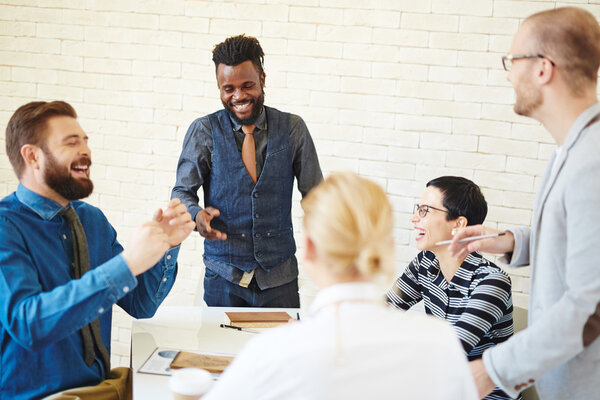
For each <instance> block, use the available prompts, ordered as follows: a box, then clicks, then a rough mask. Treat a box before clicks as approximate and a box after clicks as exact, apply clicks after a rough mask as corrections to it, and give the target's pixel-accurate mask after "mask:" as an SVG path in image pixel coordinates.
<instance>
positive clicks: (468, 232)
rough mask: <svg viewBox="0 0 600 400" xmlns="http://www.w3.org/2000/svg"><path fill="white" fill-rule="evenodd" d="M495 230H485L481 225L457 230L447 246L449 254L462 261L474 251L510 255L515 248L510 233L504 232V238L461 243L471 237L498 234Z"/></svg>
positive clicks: (513, 239)
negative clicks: (461, 240)
mask: <svg viewBox="0 0 600 400" xmlns="http://www.w3.org/2000/svg"><path fill="white" fill-rule="evenodd" d="M499 232H500V231H497V230H495V229H491V228H486V227H485V226H483V225H473V226H467V227H464V228H459V229H457V230H456V231H455V232H454V236H453V237H452V243H450V244H449V245H448V250H449V251H450V254H451V255H452V256H454V257H456V258H458V259H463V258H465V257H466V256H467V254H469V253H472V252H474V251H484V252H486V253H494V254H504V253H510V252H512V251H513V250H514V248H515V237H514V236H513V234H512V233H511V232H506V235H504V236H498V237H494V238H488V239H480V240H473V241H471V242H462V243H460V242H459V240H460V239H464V238H467V237H471V236H480V235H490V234H492V233H499Z"/></svg>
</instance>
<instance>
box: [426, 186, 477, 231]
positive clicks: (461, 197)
mask: <svg viewBox="0 0 600 400" xmlns="http://www.w3.org/2000/svg"><path fill="white" fill-rule="evenodd" d="M426 186H427V187H429V186H433V187H435V188H438V189H439V190H440V192H442V196H443V198H444V199H443V201H442V204H443V205H444V207H445V208H446V209H447V210H448V214H447V216H446V219H447V220H449V221H451V220H454V219H456V218H458V217H465V218H466V219H467V225H477V224H482V223H483V221H485V216H486V215H487V210H488V208H487V202H486V201H485V198H484V197H483V194H482V193H481V189H479V186H477V185H476V184H475V183H473V181H470V180H468V179H467V178H463V177H461V176H441V177H439V178H435V179H432V180H430V181H429V182H427V185H426Z"/></svg>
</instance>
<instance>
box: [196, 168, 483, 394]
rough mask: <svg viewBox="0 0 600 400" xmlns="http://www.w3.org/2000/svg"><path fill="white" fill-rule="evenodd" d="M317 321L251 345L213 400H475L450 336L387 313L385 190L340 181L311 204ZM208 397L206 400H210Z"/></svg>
mask: <svg viewBox="0 0 600 400" xmlns="http://www.w3.org/2000/svg"><path fill="white" fill-rule="evenodd" d="M302 208H303V209H304V214H305V215H304V224H303V225H304V252H305V254H304V268H305V270H306V272H307V274H308V275H309V276H310V277H311V279H312V280H313V281H314V282H315V284H316V285H317V286H318V287H319V288H320V291H319V293H318V294H317V296H316V298H315V300H314V302H313V303H312V307H311V309H310V315H308V316H307V317H306V318H303V319H302V320H301V321H299V322H296V323H292V324H288V325H286V326H283V327H279V328H273V329H270V330H269V331H267V332H265V333H263V334H260V335H257V336H256V337H254V338H253V339H252V340H250V341H249V342H248V344H247V345H246V347H245V348H244V349H243V350H242V352H241V353H240V354H239V356H238V357H236V359H235V360H234V362H233V363H232V364H231V366H230V367H229V368H228V369H227V370H226V371H225V372H224V373H223V375H222V376H221V378H220V379H219V380H218V382H217V384H216V385H215V386H214V388H213V390H212V391H211V392H209V393H208V394H207V395H206V396H205V397H206V399H209V400H210V399H232V398H235V399H345V400H346V399H378V398H392V397H393V398H406V399H409V398H410V399H428V400H437V399H439V400H441V399H444V400H445V399H460V400H464V399H467V400H468V399H476V398H477V392H476V390H475V386H474V384H473V381H472V378H471V375H470V372H469V369H468V366H467V361H466V358H465V357H464V355H463V353H462V349H461V347H460V344H459V341H458V339H457V337H456V335H455V333H454V331H453V330H452V328H451V327H450V326H449V325H448V324H446V323H445V322H442V321H438V320H435V319H433V318H430V317H427V316H425V315H421V314H418V313H414V312H398V311H395V310H392V309H389V308H388V307H387V306H386V305H385V302H384V295H385V290H384V289H383V288H382V287H381V288H380V286H378V285H377V284H376V283H377V282H378V281H381V282H382V283H383V282H386V281H388V280H389V279H390V278H391V276H392V273H393V247H394V246H393V240H392V229H393V219H394V218H393V213H392V207H391V205H390V203H389V201H388V199H387V197H386V195H385V192H384V191H383V189H382V188H381V187H380V186H378V185H377V184H375V183H374V182H372V181H369V180H367V179H364V178H361V177H360V176H358V175H356V174H353V173H337V174H332V175H331V176H330V177H329V178H327V179H326V180H324V181H323V182H321V183H320V184H319V185H318V186H317V187H315V188H314V189H313V190H312V191H311V192H310V193H309V194H308V195H307V196H306V197H305V198H304V199H303V200H302ZM203 399H204V398H203Z"/></svg>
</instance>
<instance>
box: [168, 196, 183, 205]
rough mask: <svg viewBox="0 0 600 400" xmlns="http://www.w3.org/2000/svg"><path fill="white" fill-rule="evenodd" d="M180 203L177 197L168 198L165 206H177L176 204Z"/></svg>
mask: <svg viewBox="0 0 600 400" xmlns="http://www.w3.org/2000/svg"><path fill="white" fill-rule="evenodd" d="M179 204H181V200H179V199H178V198H177V197H175V198H173V199H171V200H169V202H168V203H167V207H177V205H179Z"/></svg>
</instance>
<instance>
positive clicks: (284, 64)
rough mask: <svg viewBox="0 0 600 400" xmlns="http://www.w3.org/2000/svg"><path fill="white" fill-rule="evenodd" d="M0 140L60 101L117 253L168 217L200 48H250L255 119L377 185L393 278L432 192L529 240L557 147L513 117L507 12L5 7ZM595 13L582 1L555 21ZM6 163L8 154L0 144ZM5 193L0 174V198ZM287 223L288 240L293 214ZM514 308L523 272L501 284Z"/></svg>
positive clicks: (196, 282) (512, 10) (190, 246)
mask: <svg viewBox="0 0 600 400" xmlns="http://www.w3.org/2000/svg"><path fill="white" fill-rule="evenodd" d="M1 3H2V4H1V5H0V125H1V126H2V127H3V129H4V127H5V126H6V122H7V121H8V118H9V117H10V115H11V114H12V113H13V111H14V110H15V109H16V108H17V107H18V106H20V105H22V104H24V103H25V102H28V101H32V100H36V99H44V100H53V99H64V100H66V101H69V102H71V103H72V104H73V105H74V106H75V108H76V110H77V111H78V113H79V115H80V121H81V124H82V126H83V128H84V129H85V130H86V131H87V132H88V134H89V135H90V145H91V147H92V150H93V158H94V167H93V169H92V177H93V179H94V181H95V183H96V190H95V193H94V194H93V195H92V196H91V197H90V199H89V201H90V202H91V203H92V204H95V205H98V206H99V207H101V208H102V209H103V210H104V212H105V213H106V215H107V216H108V218H109V220H111V222H112V223H113V225H114V226H115V228H116V229H117V231H118V232H119V235H120V239H121V241H122V243H123V244H124V245H127V240H128V238H129V234H130V233H131V231H132V229H133V228H134V227H135V226H136V225H137V224H139V223H141V222H142V221H144V220H145V219H146V218H148V217H149V216H150V214H151V213H152V211H153V210H154V209H155V208H157V207H160V206H163V205H164V204H165V202H166V201H167V199H168V197H169V193H170V188H171V187H172V185H173V183H174V180H175V168H176V163H177V158H178V156H179V152H180V149H181V143H182V141H183V136H184V135H185V131H186V130H187V127H188V126H189V124H190V122H191V121H192V120H193V119H194V118H196V117H198V116H201V115H204V114H207V113H210V112H212V111H215V110H216V109H218V108H220V102H219V99H218V91H217V88H216V83H215V77H214V67H213V65H212V61H211V53H210V51H211V49H212V47H213V46H214V44H216V43H218V42H220V41H222V40H223V39H225V38H226V37H227V36H230V35H234V34H240V33H246V34H249V35H254V36H257V37H258V38H259V39H260V41H261V43H262V45H263V48H264V50H265V53H266V57H265V64H266V65H265V68H266V72H267V80H266V83H267V87H266V93H267V104H269V105H271V106H274V107H278V108H280V109H282V110H286V111H290V112H294V113H297V114H299V115H301V116H302V117H303V118H304V119H305V121H306V123H307V124H308V127H309V129H310V130H311V131H312V133H313V137H314V139H315V142H316V145H317V150H318V152H319V155H320V158H321V163H322V166H323V168H324V172H325V173H326V174H328V173H330V172H332V171H335V170H352V171H357V172H359V173H361V174H362V175H364V176H367V177H370V178H373V179H374V180H376V181H377V182H379V183H381V184H382V185H384V186H385V188H386V190H387V192H388V193H389V194H390V199H391V201H392V203H393V205H394V209H395V218H396V223H397V226H396V229H395V236H396V247H397V253H398V254H397V268H398V269H399V270H400V269H402V268H403V267H404V265H405V264H406V262H407V261H408V260H410V258H412V256H413V255H414V254H415V251H416V250H415V248H414V247H413V242H412V234H411V225H410V223H409V222H408V218H409V216H410V212H411V210H412V204H413V203H414V201H415V199H417V198H418V197H419V196H420V194H421V191H422V189H423V187H424V184H425V182H426V181H427V180H428V179H431V178H434V177H436V176H438V175H441V174H460V175H464V176H466V177H469V178H472V179H474V180H475V181H476V182H477V183H478V184H479V185H481V186H482V188H483V190H484V192H485V194H486V196H487V199H488V202H489V205H490V212H489V216H488V219H487V224H489V225H490V226H494V227H499V228H503V227H506V226H510V225H513V224H528V223H529V222H530V219H531V214H532V212H531V206H532V204H533V195H534V192H535V189H536V187H537V185H538V184H539V181H540V179H539V178H540V174H541V173H542V172H543V169H544V166H545V162H546V160H547V159H548V157H549V156H550V154H551V153H552V151H553V149H554V146H553V144H552V140H551V138H550V137H549V135H548V134H547V133H546V132H545V131H544V129H543V128H542V127H541V126H539V124H537V123H535V122H534V121H531V120H528V119H525V118H522V117H518V116H516V115H514V113H513V111H512V102H513V98H514V95H513V92H512V89H511V88H510V85H509V84H508V82H507V81H506V73H505V72H504V71H503V70H502V66H501V63H500V55H501V54H503V53H505V52H506V51H508V47H509V46H510V41H511V37H512V35H513V34H514V33H515V31H516V29H517V28H518V25H519V23H520V21H521V20H522V19H523V18H524V17H526V16H527V15H528V14H530V13H532V12H535V11H538V10H541V9H547V8H552V7H555V6H557V5H558V4H559V3H558V2H554V1H519V0H507V1H499V0H468V1H467V0H424V1H411V0H380V1H376V2H362V1H361V2H359V1H355V0H321V1H317V0H284V1H277V2H273V1H271V0H242V1H227V2H223V1H218V0H214V1H184V0H156V1H151V2H147V1H139V0H85V1H84V0H68V1H66V0H38V1H25V0H22V1H18V0H4V1H2V2H1ZM569 3H572V4H574V5H579V6H583V7H587V8H588V9H589V10H590V11H592V12H593V13H595V15H597V16H600V7H598V6H597V5H596V6H594V5H587V1H577V0H573V1H571V2H568V1H567V2H561V3H560V4H569ZM0 148H1V150H0V152H2V153H4V137H3V136H2V138H1V139H0ZM16 183H17V182H16V179H15V177H14V174H13V172H12V169H11V167H10V165H9V162H8V159H7V158H6V156H2V157H0V195H1V196H5V195H7V194H9V193H10V192H12V191H14V189H15V187H16ZM298 198H299V196H298V195H295V199H296V204H295V208H294V211H293V215H294V221H295V226H296V230H297V234H299V233H300V232H299V229H300V218H301V211H300V210H299V207H298V204H297V200H298ZM202 248H203V245H202V240H201V239H199V237H198V235H197V234H193V235H192V236H191V237H190V238H189V239H187V240H186V241H185V243H184V244H183V248H182V251H181V253H180V270H179V275H178V278H177V282H176V284H175V287H174V288H173V291H172V292H171V294H170V295H169V296H168V297H167V300H166V303H167V304H171V305H175V304H180V305H190V304H193V303H194V301H195V299H196V297H197V293H200V294H201V291H202V289H201V278H202V276H203V266H202V263H201V255H202ZM511 274H512V276H513V284H514V291H515V303H516V304H518V305H522V306H523V305H526V303H527V296H528V294H527V293H528V281H529V270H528V269H525V270H520V271H512V272H511ZM115 311H116V312H115V315H114V319H113V321H114V326H113V364H114V365H128V355H129V340H130V335H131V330H130V324H131V320H130V318H129V317H128V316H127V315H126V314H124V313H123V312H121V311H119V310H115Z"/></svg>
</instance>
